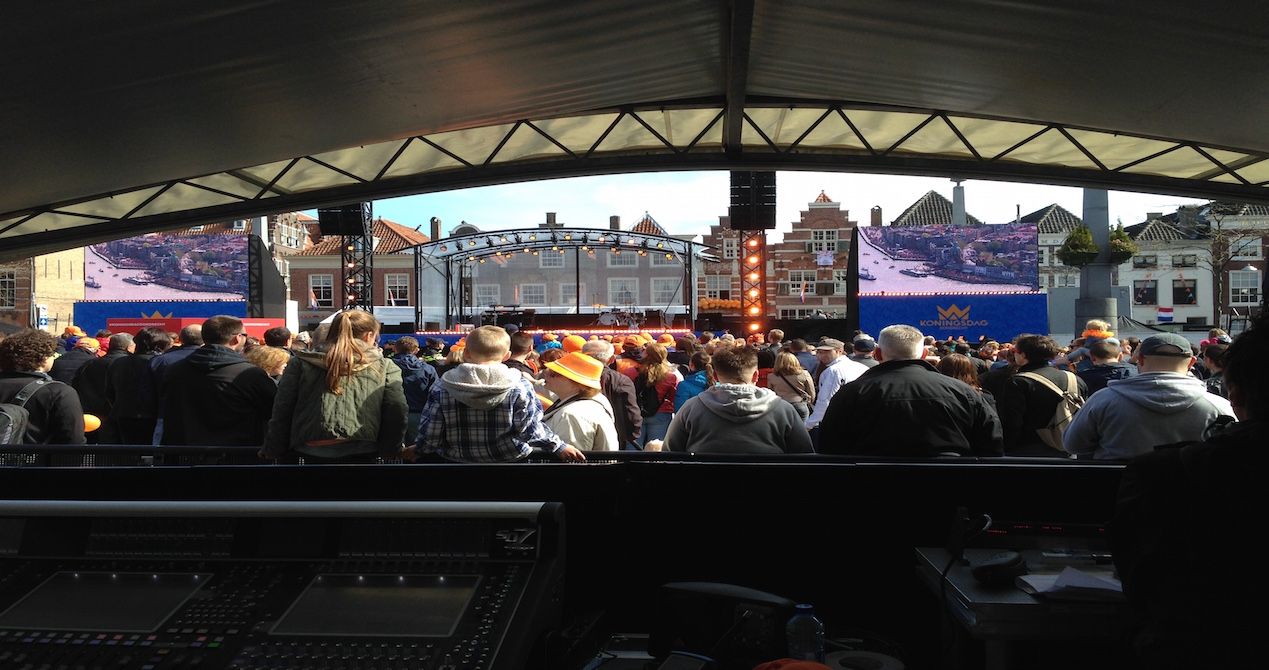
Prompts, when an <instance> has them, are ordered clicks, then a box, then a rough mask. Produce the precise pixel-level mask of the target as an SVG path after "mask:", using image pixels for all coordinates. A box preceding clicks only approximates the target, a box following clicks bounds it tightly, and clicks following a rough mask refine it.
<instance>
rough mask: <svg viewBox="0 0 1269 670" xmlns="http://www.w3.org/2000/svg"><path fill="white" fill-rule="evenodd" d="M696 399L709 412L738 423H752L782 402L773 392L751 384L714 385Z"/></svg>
mask: <svg viewBox="0 0 1269 670" xmlns="http://www.w3.org/2000/svg"><path fill="white" fill-rule="evenodd" d="M696 397H697V398H700V402H701V404H702V405H704V406H705V408H706V409H708V410H709V411H710V412H713V413H714V414H716V415H718V416H720V417H722V418H724V419H728V420H731V421H735V422H739V423H748V422H750V421H753V420H754V419H757V418H759V417H761V416H762V415H764V414H766V413H767V411H768V410H770V409H771V406H772V405H773V404H774V403H776V402H783V401H781V400H780V398H779V396H777V395H776V394H775V391H772V390H771V389H764V388H760V387H758V386H753V385H752V384H714V385H713V386H711V387H709V388H708V389H706V390H705V391H703V392H701V394H700V395H698V396H696Z"/></svg>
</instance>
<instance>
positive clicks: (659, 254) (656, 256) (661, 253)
mask: <svg viewBox="0 0 1269 670" xmlns="http://www.w3.org/2000/svg"><path fill="white" fill-rule="evenodd" d="M648 253H649V254H650V255H651V256H652V267H654V268H668V267H674V266H676V265H682V263H680V262H679V259H678V258H676V257H675V256H674V254H673V253H670V252H668V251H665V250H664V249H648Z"/></svg>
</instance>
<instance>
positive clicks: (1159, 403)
mask: <svg viewBox="0 0 1269 670" xmlns="http://www.w3.org/2000/svg"><path fill="white" fill-rule="evenodd" d="M1106 388H1107V389H1109V390H1111V391H1114V392H1115V393H1118V394H1119V395H1120V396H1122V397H1124V398H1126V399H1127V400H1130V401H1132V402H1134V403H1136V404H1138V405H1140V406H1142V407H1145V408H1146V409H1150V410H1154V411H1156V412H1175V411H1179V410H1183V409H1186V408H1188V407H1189V406H1190V405H1193V404H1194V403H1196V402H1198V400H1199V399H1200V398H1203V397H1205V396H1206V395H1207V386H1206V385H1205V384H1204V383H1203V382H1202V381H1201V380H1198V379H1195V378H1194V377H1190V376H1188V375H1182V374H1176V373H1172V372H1146V373H1143V374H1139V375H1136V376H1135V377H1128V378H1126V379H1112V380H1111V381H1110V382H1109V384H1107V386H1106Z"/></svg>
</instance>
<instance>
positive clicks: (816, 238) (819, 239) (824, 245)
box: [811, 230, 837, 253]
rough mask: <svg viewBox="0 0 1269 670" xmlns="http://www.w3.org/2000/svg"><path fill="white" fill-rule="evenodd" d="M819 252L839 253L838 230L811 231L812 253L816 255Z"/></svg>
mask: <svg viewBox="0 0 1269 670" xmlns="http://www.w3.org/2000/svg"><path fill="white" fill-rule="evenodd" d="M817 251H833V252H836V251H837V231H836V230H812V231H811V253H815V252H817Z"/></svg>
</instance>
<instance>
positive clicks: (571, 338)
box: [560, 335, 586, 354]
mask: <svg viewBox="0 0 1269 670" xmlns="http://www.w3.org/2000/svg"><path fill="white" fill-rule="evenodd" d="M585 345H586V338H584V337H582V336H581V335H568V336H565V338H564V339H563V340H562V341H561V342H560V346H561V347H562V348H563V349H564V353H566V354H571V353H573V352H575V351H581V350H582V347H583V346H585Z"/></svg>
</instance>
